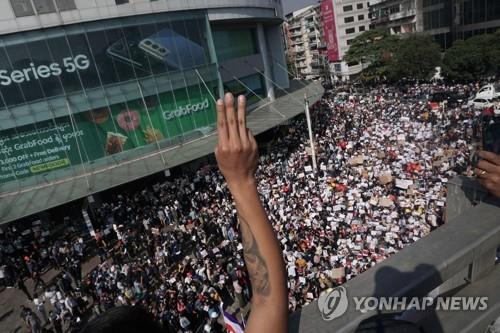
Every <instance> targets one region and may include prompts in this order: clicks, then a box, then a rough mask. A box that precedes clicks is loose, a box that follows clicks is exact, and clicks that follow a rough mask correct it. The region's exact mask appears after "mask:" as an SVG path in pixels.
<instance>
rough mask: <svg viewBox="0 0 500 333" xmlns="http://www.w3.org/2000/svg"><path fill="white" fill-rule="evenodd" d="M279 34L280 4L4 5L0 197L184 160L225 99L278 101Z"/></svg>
mask: <svg viewBox="0 0 500 333" xmlns="http://www.w3.org/2000/svg"><path fill="white" fill-rule="evenodd" d="M281 23H282V9H281V3H280V2H279V1H276V0H269V1H259V2H258V3H257V2H255V1H245V0H236V1H235V0H232V1H197V0H187V1H176V0H9V1H2V2H0V33H1V35H0V152H1V155H0V195H2V196H5V197H8V195H10V194H12V193H14V192H16V191H17V192H19V191H31V190H33V189H42V188H45V190H48V189H47V188H50V187H49V186H48V185H50V184H57V183H60V182H64V181H68V180H71V179H79V178H81V177H87V176H88V175H89V174H92V173H94V172H103V173H105V172H106V170H108V169H109V170H111V169H112V168H113V167H115V166H117V165H120V164H122V163H126V162H128V161H130V160H132V159H139V158H140V159H148V158H149V157H150V156H153V155H155V154H156V153H157V152H158V151H160V150H164V149H169V147H180V148H179V151H180V153H182V147H181V146H182V144H184V143H186V142H189V141H192V140H199V139H202V138H203V137H204V136H206V135H208V134H210V133H213V132H214V130H215V106H214V101H215V99H216V98H218V97H219V96H220V95H221V94H223V93H224V91H231V92H233V93H235V94H237V95H239V94H245V95H246V96H247V97H248V99H249V103H250V104H251V103H254V102H257V101H260V100H266V99H274V88H273V83H271V82H274V83H276V84H279V85H280V87H287V86H288V76H287V74H286V72H285V71H283V69H282V68H281V67H284V66H286V61H285V58H284V51H283V48H282V45H283V43H282V37H281V30H280V24H281ZM180 145H181V146H180ZM167 164H168V163H167V162H165V165H167ZM158 171H159V170H157V169H154V170H153V169H151V170H143V171H141V172H140V174H137V170H134V172H135V176H134V177H135V178H137V176H138V175H139V176H146V175H148V174H151V173H154V172H158ZM113 177H115V178H116V179H115V178H113ZM130 180H132V179H130V178H129V175H127V173H125V174H123V175H121V176H116V173H115V174H113V173H112V172H111V171H110V172H109V177H108V178H107V181H109V186H110V187H111V186H116V185H117V184H121V183H124V182H127V181H130ZM90 181H91V180H90ZM87 185H88V186H89V191H88V193H89V194H90V193H91V192H92V190H91V187H92V186H91V184H90V183H89V181H87ZM17 192H16V193H17ZM58 195H59V194H58ZM76 198H77V197H75V195H72V194H71V193H69V194H68V195H61V199H60V200H55V201H53V202H52V201H51V202H52V203H51V205H55V204H57V203H63V202H67V201H69V200H73V199H76ZM1 200H4V199H1ZM47 208H48V207H47ZM0 213H4V212H0ZM31 213H32V211H31ZM22 214H24V213H23V212H20V213H19V214H18V215H20V216H21V215H22ZM1 215H2V214H0V222H4V221H3V220H1ZM14 215H15V214H14Z"/></svg>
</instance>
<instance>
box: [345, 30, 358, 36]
mask: <svg viewBox="0 0 500 333" xmlns="http://www.w3.org/2000/svg"><path fill="white" fill-rule="evenodd" d="M355 32H356V29H354V28H349V29H345V33H346V35H350V34H353V33H355Z"/></svg>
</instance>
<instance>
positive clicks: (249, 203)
mask: <svg viewBox="0 0 500 333" xmlns="http://www.w3.org/2000/svg"><path fill="white" fill-rule="evenodd" d="M231 192H232V193H233V197H234V200H235V203H236V208H237V210H238V215H239V220H240V228H241V233H242V240H243V251H244V256H245V263H246V266H247V270H248V274H249V275H250V280H251V284H252V291H253V299H252V313H253V314H254V315H255V317H259V318H261V316H260V315H259V316H257V314H259V313H264V312H266V313H267V315H269V317H270V320H268V321H265V322H264V321H260V320H259V322H258V323H257V322H256V321H255V320H252V317H254V316H251V318H250V320H249V323H248V328H247V331H250V330H251V329H252V327H255V328H254V329H255V331H266V328H265V327H264V326H263V325H269V328H272V330H273V331H274V332H280V331H286V328H287V326H286V323H287V313H288V309H287V304H288V301H287V287H286V278H285V266H284V262H283V258H282V255H281V249H280V246H279V244H278V242H277V240H276V237H275V235H274V231H273V229H272V226H271V224H270V223H269V221H268V219H267V215H266V212H265V210H264V208H263V207H262V204H261V202H260V199H259V195H258V192H257V188H256V185H255V183H254V182H253V181H251V182H247V183H244V184H238V185H237V186H233V187H232V189H231ZM271 268H272V269H271ZM274 321H276V322H274ZM278 328H279V329H278Z"/></svg>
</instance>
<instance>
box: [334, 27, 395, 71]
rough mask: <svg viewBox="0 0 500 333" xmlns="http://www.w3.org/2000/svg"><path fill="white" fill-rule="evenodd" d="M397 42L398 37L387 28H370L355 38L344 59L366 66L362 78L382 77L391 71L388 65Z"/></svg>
mask: <svg viewBox="0 0 500 333" xmlns="http://www.w3.org/2000/svg"><path fill="white" fill-rule="evenodd" d="M397 42H398V37H397V36H393V35H391V34H390V33H389V31H388V30H387V29H382V28H379V29H374V30H368V31H366V32H364V33H362V34H361V35H359V36H358V37H356V38H354V39H353V41H352V42H351V45H350V46H349V50H348V51H347V53H346V54H345V55H344V59H343V60H344V61H346V62H347V63H361V64H362V65H363V67H364V68H363V71H362V73H361V77H362V79H364V80H367V81H371V80H377V79H381V78H383V77H385V76H386V75H387V74H388V73H389V72H388V65H389V64H390V60H391V58H392V53H393V51H394V50H395V49H396V47H397Z"/></svg>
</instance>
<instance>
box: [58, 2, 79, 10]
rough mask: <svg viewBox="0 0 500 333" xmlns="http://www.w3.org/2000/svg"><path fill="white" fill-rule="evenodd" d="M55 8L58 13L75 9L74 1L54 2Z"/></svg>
mask: <svg viewBox="0 0 500 333" xmlns="http://www.w3.org/2000/svg"><path fill="white" fill-rule="evenodd" d="M56 6H57V9H59V10H60V11H65V10H72V9H76V5H75V0H56Z"/></svg>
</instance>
